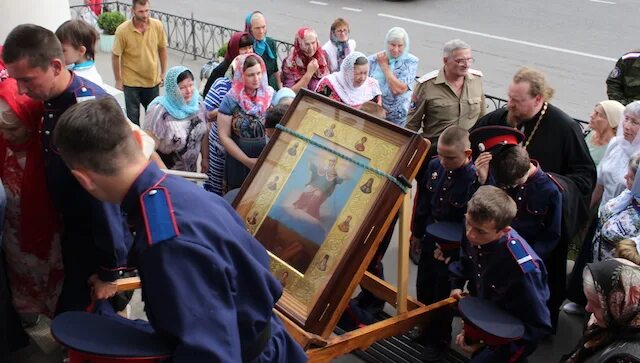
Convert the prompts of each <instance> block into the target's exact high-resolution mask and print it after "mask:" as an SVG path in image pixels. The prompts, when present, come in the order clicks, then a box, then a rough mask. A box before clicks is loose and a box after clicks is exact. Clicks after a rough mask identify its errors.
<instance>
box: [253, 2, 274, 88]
mask: <svg viewBox="0 0 640 363" xmlns="http://www.w3.org/2000/svg"><path fill="white" fill-rule="evenodd" d="M244 26H245V30H244V31H246V32H247V33H249V34H251V36H252V37H253V39H254V42H253V52H254V53H256V54H257V55H259V56H260V57H261V58H262V60H263V61H264V65H265V66H266V67H267V77H268V79H269V86H271V87H272V88H273V89H274V90H276V91H277V90H279V89H280V88H282V81H281V80H280V72H279V71H278V51H277V48H276V42H275V41H274V40H273V39H272V38H270V37H268V36H267V21H266V20H265V18H264V15H262V13H261V12H259V11H253V12H251V13H249V15H247V17H246V18H245V20H244Z"/></svg>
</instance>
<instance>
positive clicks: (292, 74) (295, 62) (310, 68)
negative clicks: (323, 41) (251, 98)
mask: <svg viewBox="0 0 640 363" xmlns="http://www.w3.org/2000/svg"><path fill="white" fill-rule="evenodd" d="M328 74H329V67H328V66H327V58H326V55H325V52H324V50H322V48H320V43H318V34H317V33H316V31H315V30H313V29H311V28H309V27H304V28H300V29H299V30H298V31H297V32H296V40H295V42H294V43H293V49H292V50H291V53H290V54H289V56H288V57H287V58H286V59H285V60H284V62H283V63H282V85H283V86H284V87H288V88H291V89H292V90H293V92H298V91H300V89H301V88H308V89H310V90H315V89H316V86H317V84H318V82H319V81H320V79H322V77H324V76H326V75H328Z"/></svg>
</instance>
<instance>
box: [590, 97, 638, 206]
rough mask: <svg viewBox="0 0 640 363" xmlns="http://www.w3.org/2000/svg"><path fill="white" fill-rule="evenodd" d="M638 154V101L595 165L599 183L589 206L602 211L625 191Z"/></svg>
mask: <svg viewBox="0 0 640 363" xmlns="http://www.w3.org/2000/svg"><path fill="white" fill-rule="evenodd" d="M639 151H640V101H635V102H632V103H630V104H628V105H627V107H625V109H624V112H623V117H622V120H621V121H620V125H619V126H618V132H617V135H616V137H614V138H613V139H611V141H610V142H609V145H608V146H607V150H606V151H605V153H604V156H603V157H602V160H601V161H600V164H598V181H597V182H596V187H595V189H594V191H593V196H592V197H591V205H592V206H595V205H598V204H599V209H598V210H602V208H603V207H604V205H605V204H606V203H607V202H608V201H609V200H611V199H612V198H615V197H617V196H618V195H619V194H620V193H621V192H622V191H623V190H624V189H625V188H626V184H625V179H624V176H625V175H626V173H627V164H628V163H629V158H630V157H631V155H633V154H635V153H637V152H639Z"/></svg>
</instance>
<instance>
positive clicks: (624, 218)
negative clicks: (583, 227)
mask: <svg viewBox="0 0 640 363" xmlns="http://www.w3.org/2000/svg"><path fill="white" fill-rule="evenodd" d="M629 193H631V191H630V190H628V189H627V190H625V191H624V192H622V194H620V196H618V197H617V198H614V199H612V200H611V201H609V203H607V204H606V205H605V206H604V208H603V210H602V211H601V213H600V222H599V223H600V226H599V227H600V228H598V229H597V230H596V235H595V236H594V240H593V241H594V243H593V246H594V250H593V260H594V261H602V260H606V259H609V258H612V257H613V248H614V247H615V246H616V244H617V243H618V242H620V241H622V240H623V239H631V240H633V241H635V242H636V243H637V244H638V243H640V206H639V205H638V202H637V201H636V200H635V199H632V200H631V203H630V204H629V205H628V206H627V207H626V208H624V209H623V210H622V211H620V212H618V213H614V212H613V211H612V207H613V206H614V205H616V202H617V200H618V199H625V198H628V194H629Z"/></svg>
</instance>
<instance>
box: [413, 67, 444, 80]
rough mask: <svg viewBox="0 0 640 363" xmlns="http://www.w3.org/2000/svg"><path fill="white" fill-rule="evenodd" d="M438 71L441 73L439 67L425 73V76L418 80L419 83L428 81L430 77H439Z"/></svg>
mask: <svg viewBox="0 0 640 363" xmlns="http://www.w3.org/2000/svg"><path fill="white" fill-rule="evenodd" d="M438 73H440V70H439V69H436V70H435V71H431V72H429V73H427V74H425V75H424V76H422V77H420V78H418V79H417V82H418V83H424V82H426V81H428V80H430V79H434V78H436V77H438Z"/></svg>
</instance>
